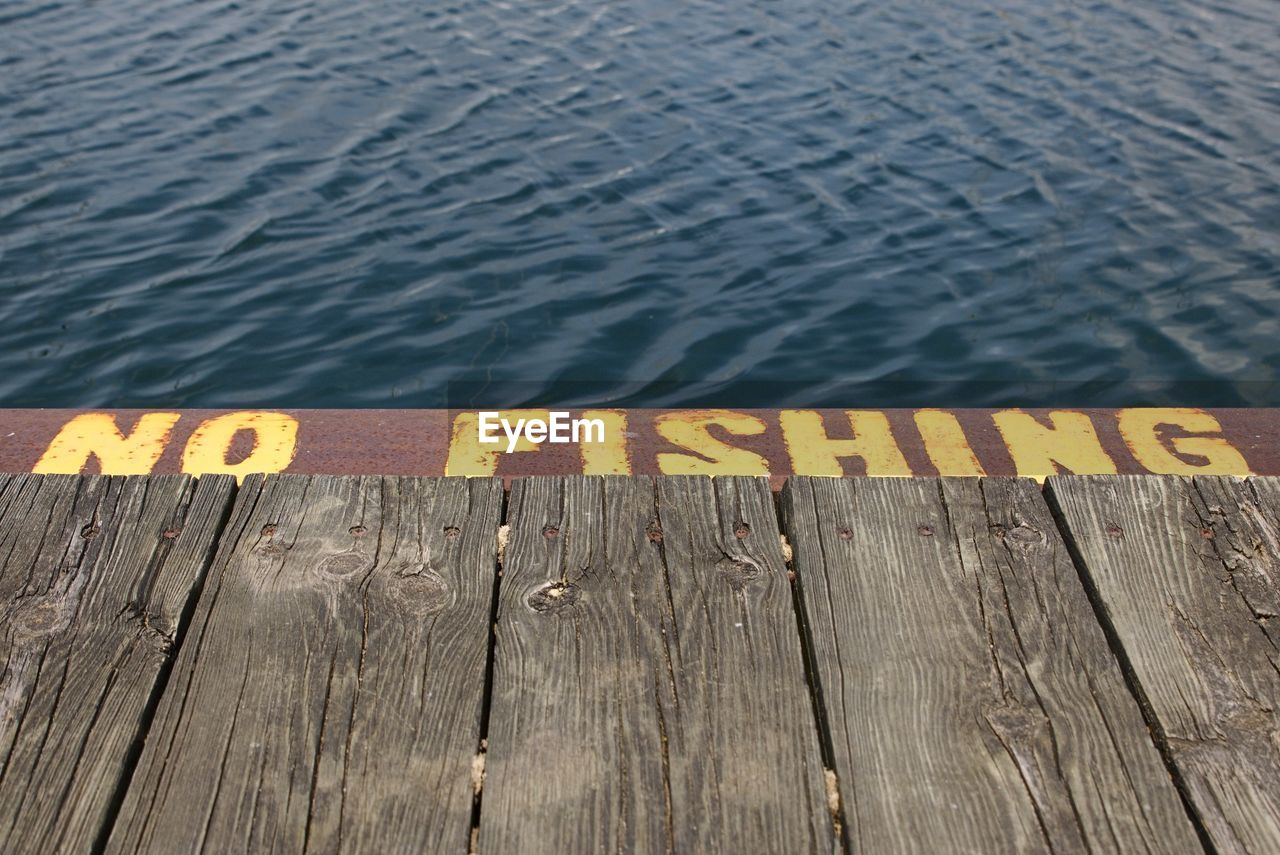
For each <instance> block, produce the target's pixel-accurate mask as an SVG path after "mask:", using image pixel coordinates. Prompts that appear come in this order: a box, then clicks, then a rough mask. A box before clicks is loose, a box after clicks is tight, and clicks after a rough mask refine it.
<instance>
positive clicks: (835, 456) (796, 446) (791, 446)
mask: <svg viewBox="0 0 1280 855" xmlns="http://www.w3.org/2000/svg"><path fill="white" fill-rule="evenodd" d="M845 415H846V417H847V418H848V419H849V425H850V427H852V428H853V439H832V438H831V437H830V436H828V435H827V429H826V427H825V426H824V425H823V423H822V414H821V413H819V412H817V411H816V410H782V411H781V412H779V413H778V423H779V424H780V425H781V426H782V441H783V443H784V444H785V445H786V446H787V453H788V454H789V455H790V456H791V470H792V471H793V472H796V473H797V474H804V475H831V476H839V475H844V474H846V472H845V469H844V466H843V465H842V464H841V463H840V460H841V458H846V457H857V458H860V459H861V460H862V461H863V463H864V464H865V466H866V474H868V475H880V476H897V477H906V476H909V475H910V474H911V467H910V466H909V465H908V464H907V459H906V458H905V457H903V456H902V450H901V449H900V448H898V443H897V441H895V440H894V438H893V430H892V429H891V428H890V427H889V418H888V417H887V416H886V415H885V414H884V413H882V412H880V411H878V410H847V411H846V412H845ZM850 474H853V473H850Z"/></svg>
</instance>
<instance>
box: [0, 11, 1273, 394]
mask: <svg viewBox="0 0 1280 855" xmlns="http://www.w3.org/2000/svg"><path fill="white" fill-rule="evenodd" d="M1275 13H1276V6H1275V3H1274V2H1273V0H1230V2H1225V0H1224V1H1223V2H1182V1H1181V0H1127V2H1093V3H1090V2H1062V0H996V1H995V2H984V3H972V2H960V0H950V1H949V2H928V3H926V2H920V0H900V2H894V3H876V2H864V3H838V2H831V0H826V2H816V0H778V1H777V2H759V0H756V2H725V0H694V2H686V0H681V2H672V1H671V0H634V2H625V1H624V2H609V3H605V2H569V3H555V2H545V3H544V2H536V3H526V2H496V0H459V2H456V3H453V4H437V3H421V2H416V0H415V2H409V0H401V2H391V0H386V2H383V0H367V2H352V0H289V1H288V2H282V0H264V2H252V1H251V0H243V2H238V3H228V2H223V1H222V0H215V2H206V3H190V2H187V0H97V2H90V3H84V2H70V0H4V2H3V4H0V405H4V406H106V405H120V406H124V405H134V406H217V407H220V406H241V405H247V406H272V407H284V406H377V405H386V406H445V405H446V404H449V403H453V404H459V403H485V404H499V405H517V404H522V403H529V402H538V403H542V404H569V405H571V404H597V403H609V404H615V405H630V406H642V405H653V406H673V405H709V404H724V405H736V406H748V405H770V406H778V405H815V406H816V405H828V406H848V405H873V406H894V405H920V404H946V405H965V404H969V405H1004V404H1015V403H1016V404H1026V405H1037V404H1070V405H1079V404H1091V403H1092V404H1102V405H1106V404H1126V403H1187V404H1202V405H1229V404H1269V405H1272V406H1276V405H1280V385H1278V384H1276V383H1275V382H1274V381H1275V377H1276V369H1277V367H1278V366H1280V335H1278V333H1280V325H1278V322H1277V321H1278V312H1280V239H1278V238H1280V143H1278V142H1277V141H1280V62H1277V60H1276V48H1277V45H1280V16H1277V15H1276V14H1275Z"/></svg>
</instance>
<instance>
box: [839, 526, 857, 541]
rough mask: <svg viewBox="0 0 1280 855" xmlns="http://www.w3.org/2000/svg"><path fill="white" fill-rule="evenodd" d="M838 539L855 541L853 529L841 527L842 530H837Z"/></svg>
mask: <svg viewBox="0 0 1280 855" xmlns="http://www.w3.org/2000/svg"><path fill="white" fill-rule="evenodd" d="M836 537H838V538H840V539H841V540H853V529H851V528H849V527H848V526H841V527H840V528H838V529H836Z"/></svg>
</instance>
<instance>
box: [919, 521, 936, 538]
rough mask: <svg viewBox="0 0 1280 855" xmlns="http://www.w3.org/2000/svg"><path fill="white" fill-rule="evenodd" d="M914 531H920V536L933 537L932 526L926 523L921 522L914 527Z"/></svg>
mask: <svg viewBox="0 0 1280 855" xmlns="http://www.w3.org/2000/svg"><path fill="white" fill-rule="evenodd" d="M916 531H917V532H919V533H920V536H921V537H933V526H931V525H928V524H927V523H921V524H920V525H919V526H918V527H917V528H916Z"/></svg>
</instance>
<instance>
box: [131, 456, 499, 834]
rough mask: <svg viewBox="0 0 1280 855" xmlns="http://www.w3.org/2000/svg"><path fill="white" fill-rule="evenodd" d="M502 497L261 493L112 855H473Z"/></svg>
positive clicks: (214, 576)
mask: <svg viewBox="0 0 1280 855" xmlns="http://www.w3.org/2000/svg"><path fill="white" fill-rule="evenodd" d="M501 506H502V489H501V484H500V482H498V481H496V480H470V481H468V480H463V479H437V478H390V477H389V478H377V477H364V478H353V477H319V476H316V477H309V476H288V475H285V476H270V477H267V478H265V479H264V478H263V477H262V476H251V477H249V478H248V479H246V481H245V483H244V485H243V486H242V488H241V490H240V494H239V496H238V499H237V502H236V506H235V510H234V512H233V516H232V520H231V523H230V527H229V530H228V535H227V537H226V538H225V539H224V543H223V548H222V549H221V550H220V551H219V554H218V557H217V559H216V561H215V565H214V568H213V570H212V571H211V573H210V578H209V582H208V585H207V587H206V590H205V593H204V595H203V596H202V597H201V599H200V602H199V605H198V608H197V611H196V613H195V616H194V619H193V621H192V626H191V632H190V637H189V638H188V639H187V640H186V642H185V643H184V644H183V647H182V650H181V653H180V656H179V658H178V660H177V662H176V664H175V667H174V672H173V675H172V678H171V679H170V681H169V685H168V689H167V691H166V692H165V694H164V697H163V698H162V700H161V703H160V706H159V708H158V710H157V714H156V718H155V724H154V727H153V728H152V731H151V733H150V734H149V736H148V738H147V742H146V746H145V749H144V751H143V755H142V757H141V760H140V762H139V765H138V770H137V773H136V775H135V776H134V781H133V784H132V786H131V787H130V788H129V791H128V794H127V797H126V799H125V801H124V804H123V807H122V810H121V812H120V817H119V821H118V822H117V824H116V826H115V829H114V832H113V833H112V835H111V838H110V840H109V841H108V847H107V849H108V851H110V852H124V851H131V852H132V851H147V852H190V851H198V850H206V851H212V852H245V851H252V852H264V851H269V850H270V851H285V852H304V851H307V852H310V851H317V852H335V851H356V850H359V851H370V852H382V851H463V850H465V849H466V848H467V845H468V842H469V836H470V824H471V823H470V814H471V810H472V801H473V791H472V782H471V775H472V761H473V758H474V756H475V753H476V751H477V748H478V743H479V736H480V719H481V707H482V695H483V691H484V671H485V662H486V650H487V641H488V634H489V622H490V614H491V598H492V588H493V584H494V576H495V571H496V531H497V527H498V523H499V518H500V514H501Z"/></svg>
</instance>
